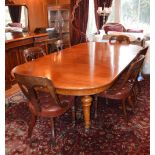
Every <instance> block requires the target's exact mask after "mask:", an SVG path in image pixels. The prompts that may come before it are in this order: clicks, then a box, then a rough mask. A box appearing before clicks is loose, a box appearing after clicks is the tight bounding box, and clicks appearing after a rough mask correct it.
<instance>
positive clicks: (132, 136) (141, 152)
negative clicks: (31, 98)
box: [5, 76, 150, 155]
mask: <svg viewBox="0 0 155 155" xmlns="http://www.w3.org/2000/svg"><path fill="white" fill-rule="evenodd" d="M140 84H141V88H142V90H141V92H140V93H138V94H137V98H136V101H137V102H136V103H135V109H134V112H132V111H131V108H130V107H128V122H126V120H125V119H124V115H123V112H122V109H121V108H120V104H119V102H118V101H117V102H116V101H109V103H108V104H106V103H105V100H104V99H103V98H99V104H98V117H97V119H94V116H93V108H92V111H91V120H92V121H91V122H92V127H91V129H90V132H89V133H85V132H84V122H83V115H82V112H81V106H80V105H76V106H77V121H76V126H75V127H73V126H72V123H71V111H68V112H67V113H66V114H65V115H63V116H61V117H59V118H56V119H55V131H56V144H55V145H52V143H51V129H50V120H48V119H45V118H39V119H38V120H37V123H36V126H35V128H34V130H33V136H32V143H31V144H30V143H29V140H28V139H27V138H26V136H27V130H28V125H27V123H28V121H29V119H30V116H31V114H30V112H29V110H28V107H27V105H26V102H27V100H26V98H24V96H23V95H22V93H21V92H19V93H16V94H14V95H13V96H11V97H10V98H7V99H6V103H7V104H6V105H7V106H6V135H5V141H6V155H149V154H150V77H149V76H146V77H145V79H144V80H143V81H141V82H140Z"/></svg>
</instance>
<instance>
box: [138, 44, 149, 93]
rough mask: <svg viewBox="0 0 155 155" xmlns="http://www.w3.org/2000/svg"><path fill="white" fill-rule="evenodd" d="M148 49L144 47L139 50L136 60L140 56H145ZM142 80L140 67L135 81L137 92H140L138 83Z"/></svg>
mask: <svg viewBox="0 0 155 155" xmlns="http://www.w3.org/2000/svg"><path fill="white" fill-rule="evenodd" d="M148 48H149V46H147V47H145V48H143V49H142V50H140V52H139V53H138V55H137V57H136V58H138V57H139V56H140V55H145V56H146V54H147V51H148ZM143 79H144V78H143V76H142V67H141V68H140V70H139V75H138V77H137V79H136V80H137V81H136V85H137V87H138V91H139V92H141V86H140V81H142V80H143Z"/></svg>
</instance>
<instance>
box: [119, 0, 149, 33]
mask: <svg viewBox="0 0 155 155" xmlns="http://www.w3.org/2000/svg"><path fill="white" fill-rule="evenodd" d="M120 21H121V24H123V25H124V26H125V27H126V28H136V29H143V30H144V31H146V32H148V31H149V25H150V24H149V23H150V1H149V0H121V20H120Z"/></svg>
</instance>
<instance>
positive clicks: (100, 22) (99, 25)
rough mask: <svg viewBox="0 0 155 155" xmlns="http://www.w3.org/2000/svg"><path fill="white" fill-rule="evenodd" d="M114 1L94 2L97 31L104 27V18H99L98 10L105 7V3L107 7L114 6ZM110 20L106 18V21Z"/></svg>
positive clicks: (95, 0) (98, 0)
mask: <svg viewBox="0 0 155 155" xmlns="http://www.w3.org/2000/svg"><path fill="white" fill-rule="evenodd" d="M112 1H113V0H94V4H95V10H94V11H95V18H96V25H97V29H98V30H99V29H101V28H102V26H103V17H101V16H99V15H98V14H97V9H98V7H100V6H101V7H102V8H103V7H104V3H105V7H111V6H112ZM107 20H108V17H106V21H107Z"/></svg>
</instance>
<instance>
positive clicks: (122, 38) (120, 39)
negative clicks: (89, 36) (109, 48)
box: [109, 35, 130, 44]
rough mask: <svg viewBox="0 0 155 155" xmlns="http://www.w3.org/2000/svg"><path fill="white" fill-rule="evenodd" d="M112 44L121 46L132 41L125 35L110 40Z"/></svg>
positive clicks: (112, 37) (115, 36) (114, 36)
mask: <svg viewBox="0 0 155 155" xmlns="http://www.w3.org/2000/svg"><path fill="white" fill-rule="evenodd" d="M109 43H110V44H115V43H120V44H130V39H129V37H128V36H125V35H113V36H111V37H110V38H109Z"/></svg>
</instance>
